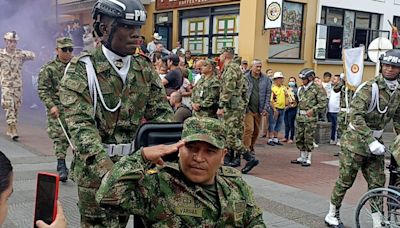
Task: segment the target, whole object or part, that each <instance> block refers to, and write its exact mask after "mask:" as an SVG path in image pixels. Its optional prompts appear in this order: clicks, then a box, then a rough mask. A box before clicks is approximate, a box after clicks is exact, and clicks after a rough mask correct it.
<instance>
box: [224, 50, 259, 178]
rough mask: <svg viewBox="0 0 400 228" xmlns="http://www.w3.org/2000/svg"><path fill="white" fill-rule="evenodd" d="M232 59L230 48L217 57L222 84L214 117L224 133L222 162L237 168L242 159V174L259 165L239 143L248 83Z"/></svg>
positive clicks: (232, 51) (232, 53) (241, 135)
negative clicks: (218, 121)
mask: <svg viewBox="0 0 400 228" xmlns="http://www.w3.org/2000/svg"><path fill="white" fill-rule="evenodd" d="M234 55H235V50H234V48H233V47H225V48H223V49H222V54H221V55H220V57H219V58H220V61H221V62H222V63H223V64H224V66H223V70H222V74H221V77H222V83H221V93H220V96H219V105H218V110H217V115H218V116H219V117H221V118H223V120H224V128H225V131H226V144H227V148H228V150H229V153H228V155H227V156H226V160H225V161H226V165H229V166H235V167H236V166H240V161H241V157H242V156H243V158H244V159H245V160H246V161H247V163H246V165H245V166H244V167H243V168H242V173H245V174H246V173H248V172H250V171H251V170H252V169H253V168H254V167H255V166H257V165H258V163H259V161H258V160H257V159H256V158H255V157H254V155H252V154H251V153H250V150H249V149H247V148H246V147H245V146H244V144H243V141H242V139H243V131H244V127H240V126H243V124H244V115H245V110H246V107H247V104H248V98H247V91H248V82H247V79H246V77H245V76H244V75H243V73H242V71H241V70H240V66H239V64H237V63H234V62H233V58H234ZM238 126H239V127H238ZM237 161H239V162H237ZM238 163H239V164H238Z"/></svg>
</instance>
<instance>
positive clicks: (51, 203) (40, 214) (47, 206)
mask: <svg viewBox="0 0 400 228" xmlns="http://www.w3.org/2000/svg"><path fill="white" fill-rule="evenodd" d="M59 180H60V177H59V176H58V175H57V174H53V173H45V172H40V173H38V176H37V184H36V200H35V216H34V219H33V227H35V228H36V227H37V226H36V221H37V220H43V221H44V222H45V223H47V224H49V225H50V224H51V223H52V222H53V221H54V219H55V218H56V215H57V199H58V184H59Z"/></svg>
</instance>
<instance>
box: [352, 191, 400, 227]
mask: <svg viewBox="0 0 400 228" xmlns="http://www.w3.org/2000/svg"><path fill="white" fill-rule="evenodd" d="M379 201H381V202H382V203H383V204H382V210H381V209H379V208H380V206H379V203H378V202H379ZM373 211H374V212H379V213H380V215H381V219H382V224H381V225H382V227H385V228H386V227H393V228H395V227H399V228H400V193H399V192H398V191H395V190H393V189H388V188H377V189H373V190H371V191H368V192H367V193H365V194H364V195H363V197H362V198H361V199H360V201H359V203H358V204H357V208H356V214H355V222H356V227H357V228H361V227H362V228H364V227H372V216H371V214H372V213H373Z"/></svg>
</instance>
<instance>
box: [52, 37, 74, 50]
mask: <svg viewBox="0 0 400 228" xmlns="http://www.w3.org/2000/svg"><path fill="white" fill-rule="evenodd" d="M73 46H74V43H73V42H72V39H71V38H69V37H60V38H58V39H57V40H56V47H58V48H64V47H73Z"/></svg>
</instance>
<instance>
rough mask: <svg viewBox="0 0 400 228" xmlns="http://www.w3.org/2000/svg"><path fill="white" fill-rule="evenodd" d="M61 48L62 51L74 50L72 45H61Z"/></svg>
mask: <svg viewBox="0 0 400 228" xmlns="http://www.w3.org/2000/svg"><path fill="white" fill-rule="evenodd" d="M61 50H62V51H63V52H67V51H69V52H72V51H73V50H74V48H72V47H63V48H61Z"/></svg>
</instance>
